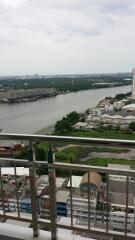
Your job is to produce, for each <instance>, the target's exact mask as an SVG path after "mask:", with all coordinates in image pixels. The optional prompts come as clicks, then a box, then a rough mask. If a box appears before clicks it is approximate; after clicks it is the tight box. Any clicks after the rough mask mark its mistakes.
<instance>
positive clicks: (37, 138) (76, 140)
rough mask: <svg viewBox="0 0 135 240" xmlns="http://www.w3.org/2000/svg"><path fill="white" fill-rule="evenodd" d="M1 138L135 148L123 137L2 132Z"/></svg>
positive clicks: (134, 145)
mask: <svg viewBox="0 0 135 240" xmlns="http://www.w3.org/2000/svg"><path fill="white" fill-rule="evenodd" d="M0 139H1V140H25V141H32V142H42V141H49V142H69V143H81V144H83V143H84V144H87V143H88V144H93V145H95V144H96V145H98V146H99V145H100V146H101V145H106V146H108V147H110V145H111V146H116V147H124V148H125V147H132V148H135V141H134V140H121V139H104V138H85V137H84V138H82V137H67V136H66V137H64V136H54V135H34V134H14V133H0Z"/></svg>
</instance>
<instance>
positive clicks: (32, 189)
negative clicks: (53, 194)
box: [29, 142, 39, 237]
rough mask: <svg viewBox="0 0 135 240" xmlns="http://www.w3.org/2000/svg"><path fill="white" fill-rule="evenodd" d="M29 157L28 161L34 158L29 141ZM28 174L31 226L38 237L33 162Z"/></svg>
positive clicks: (34, 234)
mask: <svg viewBox="0 0 135 240" xmlns="http://www.w3.org/2000/svg"><path fill="white" fill-rule="evenodd" d="M29 148H30V149H29V159H30V161H34V160H35V156H34V154H35V152H34V149H33V146H32V143H31V142H30V143H29ZM29 175H30V192H31V209H32V228H33V236H34V237H38V234H39V233H38V223H37V220H38V209H37V194H36V183H35V180H36V175H35V166H34V162H33V166H31V167H30V168H29Z"/></svg>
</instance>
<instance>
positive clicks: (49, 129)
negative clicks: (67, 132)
mask: <svg viewBox="0 0 135 240" xmlns="http://www.w3.org/2000/svg"><path fill="white" fill-rule="evenodd" d="M54 128H55V124H53V125H50V126H48V127H47V128H43V129H41V130H39V131H37V132H36V133H35V134H41V135H44V134H53V132H54Z"/></svg>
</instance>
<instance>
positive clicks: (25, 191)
mask: <svg viewBox="0 0 135 240" xmlns="http://www.w3.org/2000/svg"><path fill="white" fill-rule="evenodd" d="M0 140H2V141H18V140H19V141H23V142H24V143H25V145H26V146H27V147H28V153H29V154H28V158H27V159H17V158H4V157H1V158H0V239H39V240H40V239H48V240H49V239H58V240H60V239H65V240H66V239H82V240H83V239H102V240H103V239H127V240H128V239H134V238H135V206H134V203H135V201H134V200H135V170H134V169H120V168H117V167H116V166H115V168H113V167H98V166H90V165H83V164H81V165H79V164H70V163H62V162H55V152H54V151H53V146H54V143H56V142H57V143H60V142H62V143H72V144H79V145H83V146H84V145H87V146H88V145H90V146H105V147H120V148H135V141H127V140H109V139H93V138H76V137H60V136H50V135H26V134H0ZM42 142H46V143H47V144H48V154H47V161H38V160H37V159H36V151H35V146H36V144H37V143H42ZM39 169H42V174H43V175H42V176H39ZM9 172H10V174H9ZM74 178H75V179H77V182H74ZM63 179H64V181H63ZM79 179H81V180H79ZM61 181H62V182H63V183H64V184H61V185H60V182H61ZM119 181H120V182H121V184H120V187H121V188H120V189H119V192H118V191H117V192H115V186H116V188H117V189H118V182H119ZM78 182H79V183H78ZM120 198H121V201H120V202H119V200H120ZM112 199H113V200H112Z"/></svg>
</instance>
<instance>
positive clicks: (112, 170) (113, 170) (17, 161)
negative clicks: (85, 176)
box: [0, 158, 135, 177]
mask: <svg viewBox="0 0 135 240" xmlns="http://www.w3.org/2000/svg"><path fill="white" fill-rule="evenodd" d="M1 162H2V163H5V162H7V166H8V163H13V164H20V165H21V164H24V165H25V166H32V165H33V162H30V161H29V160H21V159H12V158H0V163H1ZM34 164H35V165H44V166H46V167H48V163H47V162H46V161H45V162H43V161H35V162H34ZM54 167H55V168H56V169H71V170H78V171H79V170H81V171H83V172H84V171H86V172H88V171H90V172H94V171H95V172H99V173H108V174H115V175H125V176H133V177H135V170H131V169H129V170H126V169H119V168H109V167H100V166H99V167H98V166H88V165H83V164H82V165H80V164H69V163H61V162H55V163H54Z"/></svg>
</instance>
